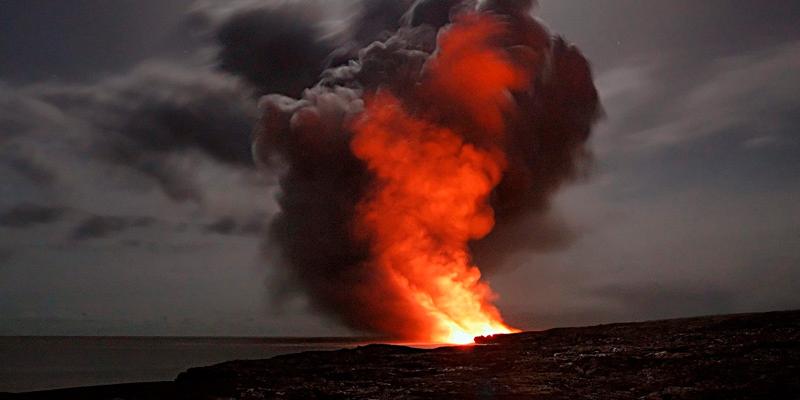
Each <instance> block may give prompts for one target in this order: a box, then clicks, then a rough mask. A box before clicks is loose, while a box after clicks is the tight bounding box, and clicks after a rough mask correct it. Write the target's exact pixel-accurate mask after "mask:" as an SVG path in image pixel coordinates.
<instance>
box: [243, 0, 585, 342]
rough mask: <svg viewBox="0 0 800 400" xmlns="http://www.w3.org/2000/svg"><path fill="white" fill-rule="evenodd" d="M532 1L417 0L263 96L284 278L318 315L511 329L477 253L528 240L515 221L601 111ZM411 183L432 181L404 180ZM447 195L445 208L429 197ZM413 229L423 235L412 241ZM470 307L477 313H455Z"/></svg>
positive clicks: (534, 211)
mask: <svg viewBox="0 0 800 400" xmlns="http://www.w3.org/2000/svg"><path fill="white" fill-rule="evenodd" d="M532 7H533V2H531V1H515V0H495V1H482V2H477V3H475V2H470V1H452V0H450V1H448V0H440V1H432V0H420V1H417V2H415V3H414V4H412V5H411V6H410V7H409V9H408V11H407V12H406V13H405V15H403V16H402V17H401V19H400V22H399V23H398V24H399V25H398V26H399V27H398V28H397V29H396V30H395V31H393V32H391V34H389V35H386V37H385V38H383V39H382V40H379V41H374V42H372V43H370V44H368V45H366V46H365V47H363V48H362V49H360V50H359V51H358V52H357V53H355V54H357V55H356V56H355V57H354V58H352V59H350V60H347V62H345V63H340V64H339V65H338V66H334V67H331V68H329V69H327V70H326V71H324V72H323V73H322V75H321V79H320V81H319V82H318V83H317V84H316V85H315V86H313V87H311V88H308V89H307V90H305V91H304V92H303V95H302V96H301V97H300V98H299V99H295V98H290V97H286V96H284V95H279V94H273V95H267V96H264V97H263V98H262V100H261V104H260V107H261V112H262V116H261V121H260V124H259V128H258V130H257V134H256V136H255V142H254V152H255V155H256V159H257V160H258V161H259V162H260V163H262V164H264V165H280V166H283V168H284V174H283V176H282V178H281V194H280V197H279V203H280V205H281V212H280V214H279V215H278V216H277V217H276V218H275V219H274V221H273V222H272V225H271V228H270V236H271V238H272V240H273V241H274V242H275V243H277V244H278V245H279V247H280V250H281V252H282V254H281V255H282V257H283V258H284V259H285V261H286V264H287V268H288V269H287V270H286V272H287V274H286V279H288V280H289V281H290V283H292V284H295V285H299V286H300V287H301V288H302V289H303V290H304V291H305V292H306V293H307V294H308V296H309V298H310V301H311V303H312V305H313V306H314V307H315V308H317V309H318V310H320V311H322V312H325V313H327V314H329V315H332V316H335V317H336V318H338V319H339V320H340V321H341V322H343V323H345V324H346V325H348V326H350V327H352V328H354V329H357V330H362V331H369V332H377V333H381V334H386V335H389V336H397V337H403V338H410V339H422V340H438V339H445V340H453V339H456V340H460V339H461V338H455V337H454V336H453V335H455V334H456V333H457V332H456V331H457V330H458V329H462V331H463V332H465V333H466V334H469V333H475V332H479V333H484V332H486V333H491V332H494V331H504V329H505V330H508V328H507V327H506V326H505V324H504V323H503V322H502V318H501V317H500V315H499V312H498V311H497V310H496V309H495V308H494V306H492V305H491V301H492V300H493V298H494V295H493V294H492V292H491V290H490V289H489V287H488V286H487V285H486V283H484V282H483V281H482V280H481V279H480V272H479V271H478V269H477V268H476V267H475V266H474V262H473V261H474V259H475V256H477V258H478V259H480V258H483V257H485V255H486V254H487V253H491V252H492V250H493V247H494V246H493V245H492V243H493V241H494V242H496V241H499V240H501V238H502V240H503V241H504V242H507V241H508V238H509V232H511V233H513V235H512V236H520V235H521V236H523V238H522V239H524V236H525V232H524V231H522V232H520V229H519V224H517V222H518V221H519V220H520V219H521V218H523V217H525V216H529V215H544V214H546V213H547V210H548V208H549V201H550V198H551V196H552V194H553V193H554V192H555V191H557V190H558V189H559V188H560V187H561V186H562V185H563V184H564V183H566V182H569V181H570V180H571V179H574V178H575V177H577V176H579V174H581V172H582V170H583V169H584V167H585V164H586V161H588V159H589V155H590V154H589V151H588V150H587V148H586V142H587V140H588V138H589V135H590V132H591V128H592V126H593V124H594V122H595V121H596V119H597V117H598V115H599V113H600V106H599V102H598V97H597V92H596V90H595V87H594V84H593V81H592V75H591V71H590V68H589V65H588V62H587V61H586V60H585V58H584V57H583V56H582V55H581V53H580V52H579V51H578V50H577V49H576V48H574V47H572V46H571V45H569V44H568V43H567V42H566V41H564V40H563V39H561V38H557V37H555V38H554V37H551V35H550V33H549V32H548V30H547V29H546V28H545V27H544V26H543V25H542V24H541V23H539V22H538V21H537V20H535V19H534V18H533V17H532V16H531V15H530V12H531V8H532ZM370 11H371V12H375V10H372V9H370ZM351 53H352V52H351ZM345 54H347V53H345ZM437 146H440V147H437ZM437 149H440V150H437ZM403 152H405V153H403ZM448 160H449V161H448ZM420 165H425V167H421V168H417V167H419V166H420ZM448 176H462V177H463V179H465V180H466V181H453V180H451V179H449V178H447V177H448ZM417 178H419V179H424V178H429V179H428V180H427V181H422V180H419V182H423V185H426V184H427V185H430V187H428V188H427V189H421V188H419V187H412V186H413V185H409V182H413V181H415V179H417ZM464 182H467V183H468V184H467V186H464V185H465V183H464ZM470 182H472V183H470ZM443 188H450V189H452V190H451V191H450V192H448V193H449V194H444V195H442V196H444V198H446V199H447V201H448V202H450V203H441V201H442V198H443V197H442V196H439V195H436V194H431V193H430V192H432V191H437V190H438V191H441V192H443V191H444V189H443ZM426 191H427V192H426ZM453 193H455V194H453ZM453 199H455V200H457V201H455V202H452V200H453ZM442 204H444V206H442ZM440 206H441V207H444V209H447V210H449V211H448V212H446V213H444V212H440V211H439V210H440V209H439V208H436V207H440ZM454 209H458V210H462V211H463V212H461V211H457V212H455V213H453V212H452V211H453V210H454ZM432 210H433V211H432ZM408 215H414V217H413V218H412V219H413V221H411V222H409V218H408ZM437 223H438V224H439V225H437ZM434 225H436V226H434ZM408 229H411V230H412V231H414V232H416V233H417V234H418V235H417V236H418V240H411V242H413V246H416V247H413V248H412V249H411V250H409V248H407V246H406V245H407V244H408V241H409V240H410V239H409V240H406V238H408V237H409V235H408V233H409V231H407V230H408ZM493 229H494V231H493V232H494V233H493V234H490V232H492V230H493ZM400 235H404V236H403V237H399V236H400ZM410 236H414V235H410ZM515 239H516V237H515ZM519 241H520V242H524V240H519ZM513 242H515V243H516V242H517V240H513ZM403 246H406V247H403ZM401 247H402V248H403V250H402V251H404V252H405V253H403V254H404V255H403V256H400V257H395V258H391V259H389V257H390V255H391V254H394V253H396V252H398V251H401V250H399V249H400V248H401ZM470 247H471V249H472V250H474V251H475V252H476V254H475V255H473V254H472V253H471V251H470ZM421 253H424V254H425V255H423V256H420V254H421ZM420 257H422V258H420ZM443 259H446V261H442V260H443ZM415 263H418V264H419V265H416V264H415ZM453 263H455V265H457V266H456V267H454V269H448V270H447V271H439V272H436V271H437V270H438V268H439V267H438V266H437V265H440V264H441V265H444V264H448V265H450V264H453ZM412 264H414V265H415V266H413V267H412V266H410V265H412ZM481 267H483V266H481ZM489 267H494V266H489ZM443 280H447V281H448V282H451V283H453V284H455V285H456V286H459V285H460V287H462V288H465V290H466V291H467V292H469V296H468V297H463V296H460V295H457V293H456V292H458V290H460V289H458V288H454V286H452V285H450V284H449V283H448V284H447V285H445V286H441V285H438V284H437V283H436V282H440V281H443ZM285 284H286V282H280V285H285ZM448 291H449V292H448ZM459 293H460V292H459ZM472 301H475V302H476V305H475V307H474V310H477V311H475V312H477V313H478V314H481V315H482V318H483V319H480V320H474V319H471V318H472V317H471V316H468V317H465V318H459V317H458V315H459V314H460V313H463V312H464V311H463V310H462V309H461V308H462V306H464V305H465V304H469V303H470V302H472ZM437 313H438V314H442V315H438V316H433V317H432V315H433V314H437ZM473 314H474V313H473ZM473 314H470V315H473ZM432 318H433V319H432ZM433 320H435V321H436V322H435V323H432V322H431V321H433ZM447 321H451V322H453V323H454V324H456V325H458V326H455V327H453V326H450V327H448V326H449V325H448V323H449V322H447ZM473 322H474V324H473ZM470 324H473V325H474V326H472V328H475V327H477V326H478V325H480V326H481V328H475V329H472V328H470V329H467V328H468V327H467V326H466V325H470ZM483 327H486V329H484V328H483ZM448 329H450V330H449V331H448Z"/></svg>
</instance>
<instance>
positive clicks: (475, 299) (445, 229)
mask: <svg viewBox="0 0 800 400" xmlns="http://www.w3.org/2000/svg"><path fill="white" fill-rule="evenodd" d="M502 30H503V26H502V24H501V23H499V22H498V21H497V20H496V19H494V18H493V17H488V16H474V15H473V16H467V17H463V18H461V19H460V20H459V21H458V22H456V23H455V24H454V25H453V26H452V27H451V28H450V29H449V30H448V31H446V32H445V33H443V34H442V35H441V36H440V39H439V47H438V52H437V54H436V56H435V58H433V59H431V60H430V62H429V63H428V65H427V67H426V70H425V76H424V77H423V79H422V83H421V84H420V87H419V93H420V96H419V97H421V98H424V99H425V101H427V102H428V103H431V104H430V105H428V104H427V103H426V106H425V107H424V108H425V109H424V111H423V112H416V113H414V112H412V111H410V108H411V107H409V104H407V102H410V101H411V100H406V101H405V102H404V101H403V100H400V99H398V98H397V97H396V96H394V95H392V94H390V93H387V92H379V93H378V94H376V95H375V96H373V97H372V98H370V99H368V100H367V102H366V109H365V111H364V113H363V114H362V115H361V116H360V118H358V120H357V121H356V122H355V123H354V126H353V131H354V138H353V141H352V143H351V148H352V150H353V152H354V154H355V155H356V156H357V157H358V158H359V159H361V160H363V161H364V162H365V163H366V165H367V166H368V168H369V170H370V171H371V173H372V174H373V175H374V177H375V182H374V185H373V190H372V192H371V194H370V195H369V196H368V197H367V198H365V199H363V200H362V201H361V202H360V204H359V206H358V215H357V224H356V225H357V235H358V236H359V237H361V238H366V239H368V240H369V243H370V246H371V257H370V260H369V262H370V263H371V264H372V266H373V267H374V268H378V269H379V270H380V271H381V272H382V273H384V274H385V275H386V276H388V277H389V279H390V280H391V281H392V282H391V283H392V287H393V288H394V289H395V290H397V291H398V292H400V293H402V294H403V296H404V297H405V298H406V300H409V301H408V303H410V304H413V307H414V309H409V310H403V312H407V313H414V315H415V316H416V317H417V319H419V320H423V321H425V322H426V326H425V329H426V331H424V332H419V339H421V340H426V341H431V342H440V343H471V342H472V341H473V338H474V337H475V336H479V335H489V334H495V333H509V332H512V331H514V329H512V328H510V327H509V326H507V325H506V324H505V323H504V322H503V319H502V317H501V316H500V312H499V311H498V310H497V308H496V307H495V306H494V305H492V301H493V300H494V298H495V297H496V296H495V294H494V293H493V292H492V290H491V289H490V288H489V286H488V285H487V284H486V283H485V282H483V281H481V273H480V271H479V270H478V268H477V267H476V266H475V265H473V264H472V263H471V256H470V254H469V248H468V243H469V241H471V240H476V239H480V238H482V237H484V236H486V235H487V234H488V233H489V232H490V231H491V230H492V228H493V226H494V212H493V210H492V209H491V207H490V206H489V203H488V199H489V196H490V194H491V193H492V191H493V190H494V188H495V187H496V186H497V185H498V184H499V183H500V180H501V178H502V175H503V171H504V169H505V168H506V164H507V161H506V156H505V154H504V152H503V129H504V121H505V118H506V116H507V115H508V113H509V112H510V111H512V108H513V101H512V97H511V95H510V92H511V91H512V90H522V89H524V88H526V87H527V86H528V76H527V73H526V72H525V71H524V70H523V69H522V68H521V67H519V66H517V65H516V64H514V63H513V62H512V61H511V60H510V58H509V57H508V55H507V54H506V53H505V51H504V50H503V49H502V48H501V47H500V46H499V45H497V44H496V43H494V42H495V41H496V37H497V36H498V35H499V34H500V33H501V32H502ZM410 106H412V107H413V106H418V105H417V104H411V105H410ZM417 108H418V109H419V108H421V107H419V106H418V107H417ZM416 114H421V115H422V116H420V115H416ZM454 116H457V117H458V118H454ZM448 121H450V122H448Z"/></svg>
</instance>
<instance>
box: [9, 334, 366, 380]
mask: <svg viewBox="0 0 800 400" xmlns="http://www.w3.org/2000/svg"><path fill="white" fill-rule="evenodd" d="M371 342H372V341H370V340H368V339H351V338H336V339H320V338H185V337H0V392H25V391H34V390H45V389H56V388H65V387H77V386H93V385H107V384H116V383H129V382H147V381H167V380H173V379H175V377H176V376H177V375H178V374H179V373H181V372H183V371H185V370H186V369H188V368H191V367H200V366H206V365H212V364H217V363H220V362H224V361H230V360H246V359H263V358H269V357H273V356H276V355H280V354H288V353H297V352H302V351H311V350H336V349H342V348H352V347H356V346H359V345H365V344H369V343H371Z"/></svg>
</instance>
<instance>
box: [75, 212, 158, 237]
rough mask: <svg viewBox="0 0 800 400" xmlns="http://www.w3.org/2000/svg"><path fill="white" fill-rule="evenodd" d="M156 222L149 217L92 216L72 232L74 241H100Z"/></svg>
mask: <svg viewBox="0 0 800 400" xmlns="http://www.w3.org/2000/svg"><path fill="white" fill-rule="evenodd" d="M155 222H156V221H155V219H153V218H150V217H120V216H101V215H93V216H91V217H88V218H86V219H85V220H84V221H83V222H81V223H80V225H78V226H77V227H76V228H75V230H73V232H72V238H73V239H75V240H89V239H102V238H105V237H108V236H111V235H113V234H116V233H120V232H124V231H126V230H128V229H132V228H143V227H147V226H150V225H152V224H154V223H155Z"/></svg>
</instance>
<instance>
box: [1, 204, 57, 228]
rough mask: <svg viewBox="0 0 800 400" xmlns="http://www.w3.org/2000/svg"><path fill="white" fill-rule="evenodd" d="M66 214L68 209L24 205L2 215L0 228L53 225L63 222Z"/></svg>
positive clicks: (19, 205)
mask: <svg viewBox="0 0 800 400" xmlns="http://www.w3.org/2000/svg"><path fill="white" fill-rule="evenodd" d="M65 213H66V209H65V208H63V207H50V206H42V205H38V204H32V203H22V204H18V205H16V206H14V207H12V208H11V209H9V210H6V211H4V212H2V213H0V227H4V228H28V227H31V226H35V225H42V224H51V223H53V222H57V221H59V220H61V218H62V217H63V216H64V214H65Z"/></svg>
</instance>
